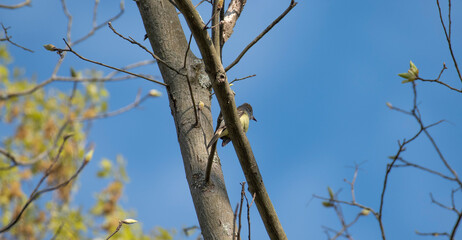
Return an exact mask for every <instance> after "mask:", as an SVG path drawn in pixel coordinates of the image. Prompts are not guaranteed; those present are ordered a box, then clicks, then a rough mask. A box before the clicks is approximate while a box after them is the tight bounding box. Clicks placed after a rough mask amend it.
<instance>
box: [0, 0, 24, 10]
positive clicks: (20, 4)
mask: <svg viewBox="0 0 462 240" xmlns="http://www.w3.org/2000/svg"><path fill="white" fill-rule="evenodd" d="M29 5H30V0H25V1H24V2H22V3H18V4H15V5H4V4H0V8H6V9H17V8H22V7H24V6H29Z"/></svg>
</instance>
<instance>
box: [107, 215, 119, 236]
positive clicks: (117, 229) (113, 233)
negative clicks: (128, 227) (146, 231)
mask: <svg viewBox="0 0 462 240" xmlns="http://www.w3.org/2000/svg"><path fill="white" fill-rule="evenodd" d="M120 228H122V221H120V220H119V225H118V226H117V228H116V230H115V231H114V232H112V234H111V235H109V236H108V237H107V238H106V240H108V239H109V238H111V237H112V236H114V235H115V234H116V233H117V232H118V231H119V230H120Z"/></svg>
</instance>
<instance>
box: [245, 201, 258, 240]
mask: <svg viewBox="0 0 462 240" xmlns="http://www.w3.org/2000/svg"><path fill="white" fill-rule="evenodd" d="M255 196H256V195H255V194H254V195H253V198H252V202H251V203H250V204H249V199H247V195H246V194H244V198H245V203H246V205H247V224H248V228H249V240H250V207H251V206H252V203H253V201H254V200H255Z"/></svg>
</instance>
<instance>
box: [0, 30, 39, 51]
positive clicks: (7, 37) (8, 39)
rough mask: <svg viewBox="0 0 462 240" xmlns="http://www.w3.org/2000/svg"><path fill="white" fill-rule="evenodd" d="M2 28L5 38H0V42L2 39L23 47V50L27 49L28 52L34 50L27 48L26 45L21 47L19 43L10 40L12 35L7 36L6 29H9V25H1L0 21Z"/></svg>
mask: <svg viewBox="0 0 462 240" xmlns="http://www.w3.org/2000/svg"><path fill="white" fill-rule="evenodd" d="M2 28H3V32H4V33H5V38H0V42H2V41H8V42H9V43H11V44H13V45H14V46H16V47H19V48H22V49H24V50H26V51H29V52H34V51H32V50H30V49H28V48H26V47H23V46H21V45H19V44H17V43H15V42H13V41H11V38H12V37H11V36H8V29H9V27H5V26H4V25H3V23H2Z"/></svg>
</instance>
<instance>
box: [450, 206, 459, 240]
mask: <svg viewBox="0 0 462 240" xmlns="http://www.w3.org/2000/svg"><path fill="white" fill-rule="evenodd" d="M461 219H462V213H459V217H458V218H457V221H456V223H455V224H454V227H453V228H452V231H451V236H450V237H449V239H451V240H453V239H455V238H454V237H455V236H456V232H457V229H458V228H459V224H460V222H461Z"/></svg>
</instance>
